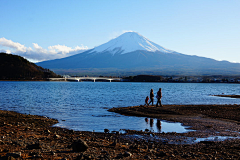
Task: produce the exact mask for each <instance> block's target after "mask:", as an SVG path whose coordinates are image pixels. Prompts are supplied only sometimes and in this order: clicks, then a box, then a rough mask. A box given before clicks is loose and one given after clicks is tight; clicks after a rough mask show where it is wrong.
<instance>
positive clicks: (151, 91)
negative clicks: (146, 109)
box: [149, 89, 154, 105]
mask: <svg viewBox="0 0 240 160" xmlns="http://www.w3.org/2000/svg"><path fill="white" fill-rule="evenodd" d="M153 101H154V93H153V89H151V90H150V102H149V104H150V103H151V102H152V105H153Z"/></svg>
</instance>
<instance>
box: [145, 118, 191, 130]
mask: <svg viewBox="0 0 240 160" xmlns="http://www.w3.org/2000/svg"><path fill="white" fill-rule="evenodd" d="M144 121H145V124H146V129H145V131H151V132H157V133H163V132H165V133H168V132H176V133H184V132H188V131H190V130H187V129H186V128H188V127H187V126H183V125H182V124H181V123H179V122H167V121H163V120H162V121H161V120H160V119H156V118H145V119H144Z"/></svg>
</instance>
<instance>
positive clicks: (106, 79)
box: [49, 77, 122, 82]
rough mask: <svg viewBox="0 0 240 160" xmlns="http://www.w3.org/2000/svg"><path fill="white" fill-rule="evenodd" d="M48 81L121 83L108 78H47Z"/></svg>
mask: <svg viewBox="0 0 240 160" xmlns="http://www.w3.org/2000/svg"><path fill="white" fill-rule="evenodd" d="M49 80H50V81H74V82H81V81H89V80H91V81H93V82H95V81H96V80H97V81H98V80H104V81H109V82H112V81H121V80H122V78H108V77H65V78H49Z"/></svg>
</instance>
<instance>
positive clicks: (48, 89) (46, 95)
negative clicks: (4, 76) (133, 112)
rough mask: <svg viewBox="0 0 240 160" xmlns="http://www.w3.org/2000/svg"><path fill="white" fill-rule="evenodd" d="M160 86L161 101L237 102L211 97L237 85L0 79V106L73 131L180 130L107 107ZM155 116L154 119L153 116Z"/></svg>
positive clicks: (134, 101)
mask: <svg viewBox="0 0 240 160" xmlns="http://www.w3.org/2000/svg"><path fill="white" fill-rule="evenodd" d="M160 87H161V88H162V92H163V98H162V103H163V105H164V104H240V99H234V98H222V97H214V96H211V95H215V94H222V93H224V94H240V85H239V84H223V83H221V84H211V83H205V84H201V83H130V82H124V83H123V82H114V83H110V82H95V83H93V82H0V109H1V110H12V111H17V112H20V113H26V114H35V115H44V116H47V117H51V118H55V119H58V120H59V123H58V124H57V125H56V126H61V127H66V128H68V129H74V130H79V131H93V130H95V131H97V132H102V131H103V130H104V129H105V128H108V129H109V130H110V131H113V130H117V131H118V130H120V129H132V130H145V129H149V130H152V131H153V130H154V131H155V132H177V133H183V132H186V131H187V130H186V128H185V127H183V126H182V125H181V124H179V123H168V122H165V121H161V129H159V128H157V127H156V124H154V125H153V126H152V127H151V126H150V124H147V123H146V122H145V118H143V117H128V116H122V115H120V114H117V113H111V112H108V111H107V109H110V108H112V107H127V106H135V105H143V104H144V99H145V97H146V96H147V95H149V91H150V89H151V88H153V90H154V93H155V95H156V92H157V90H158V88H160ZM155 121H156V120H155Z"/></svg>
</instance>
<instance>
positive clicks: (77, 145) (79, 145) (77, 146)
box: [72, 139, 88, 152]
mask: <svg viewBox="0 0 240 160" xmlns="http://www.w3.org/2000/svg"><path fill="white" fill-rule="evenodd" d="M72 149H73V151H74V152H84V151H86V150H87V149H88V145H87V143H86V142H85V141H83V140H81V139H79V140H78V141H75V142H73V143H72Z"/></svg>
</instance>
